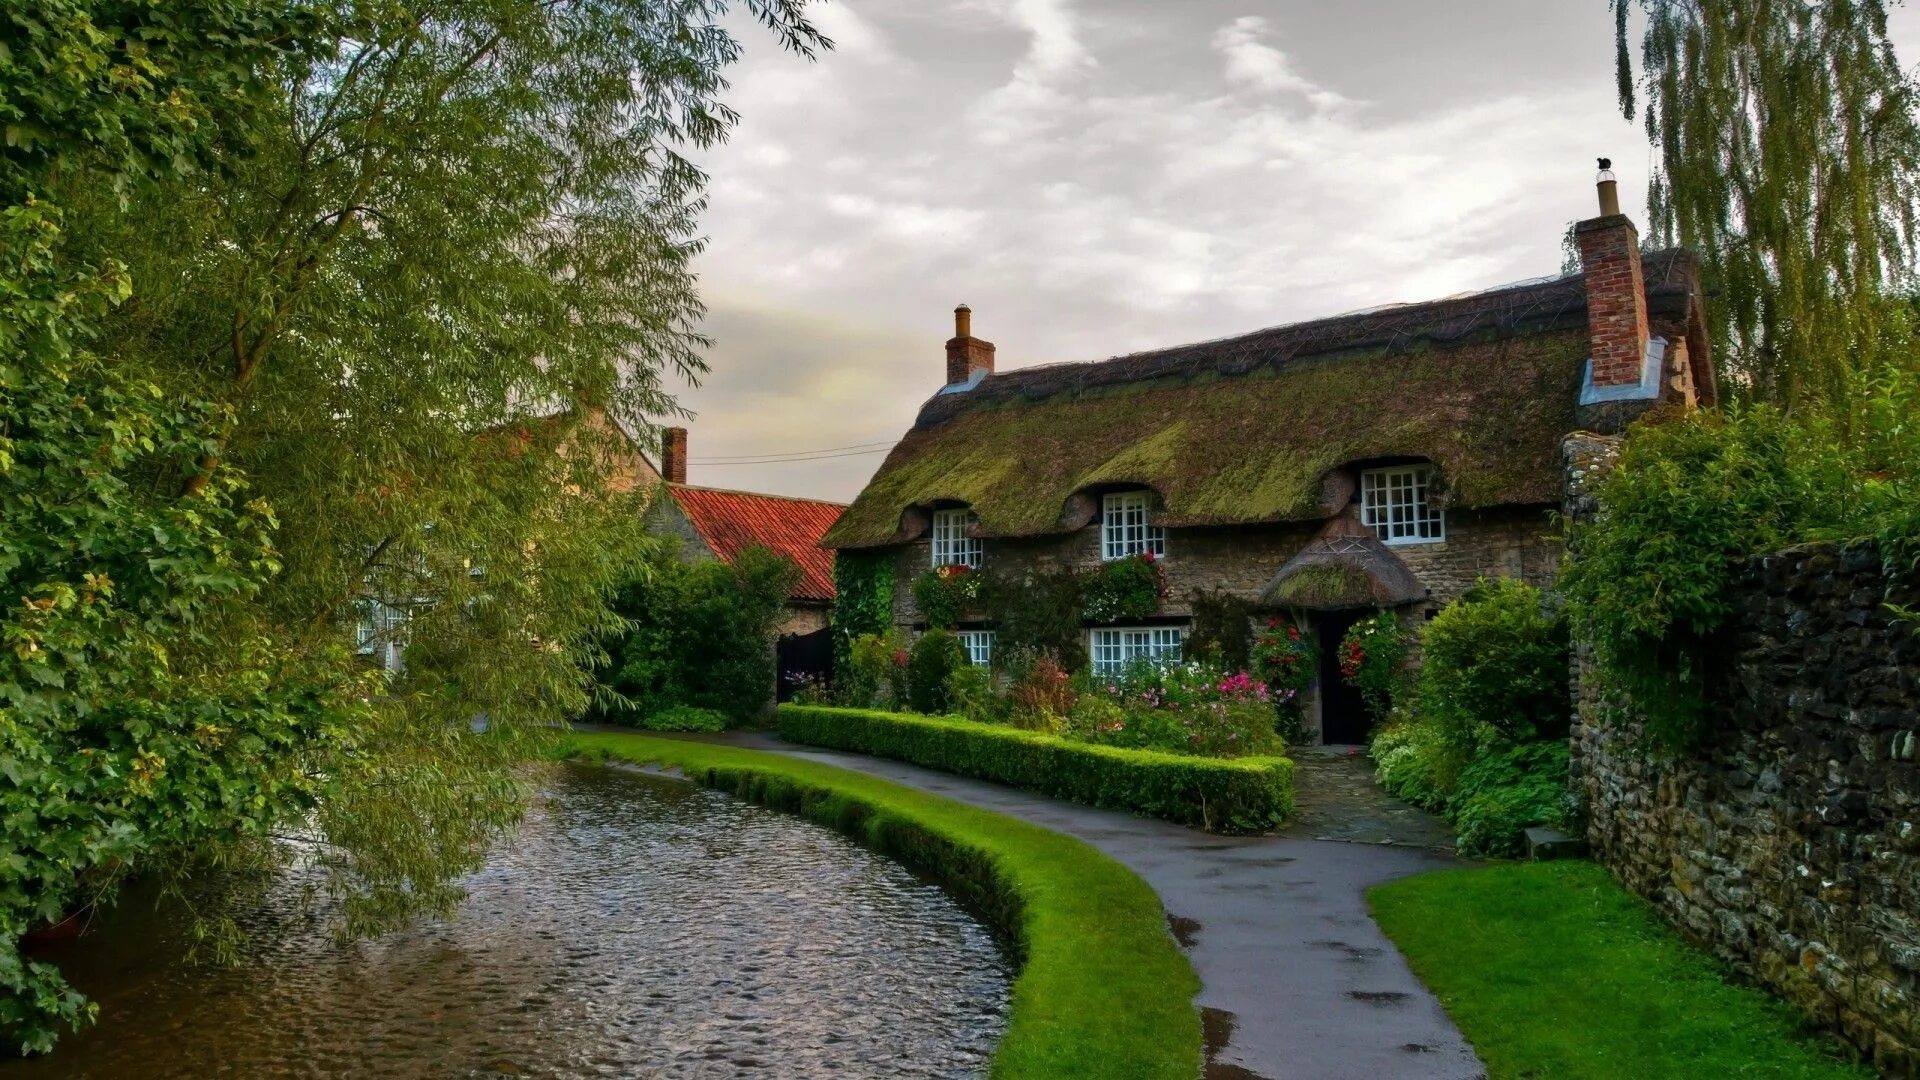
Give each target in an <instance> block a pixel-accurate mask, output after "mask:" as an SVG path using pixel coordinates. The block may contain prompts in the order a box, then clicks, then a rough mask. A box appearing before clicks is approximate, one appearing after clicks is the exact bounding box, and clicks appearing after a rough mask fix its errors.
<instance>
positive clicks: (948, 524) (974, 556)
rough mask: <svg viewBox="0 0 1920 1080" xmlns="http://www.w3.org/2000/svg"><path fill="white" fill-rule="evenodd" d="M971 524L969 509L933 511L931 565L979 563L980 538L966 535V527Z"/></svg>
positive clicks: (980, 553)
mask: <svg viewBox="0 0 1920 1080" xmlns="http://www.w3.org/2000/svg"><path fill="white" fill-rule="evenodd" d="M972 525H973V511H971V510H935V511H934V512H933V565H935V566H979V565H980V556H981V555H982V554H983V551H982V545H981V543H980V538H979V537H977V536H968V535H967V529H969V528H970V527H972Z"/></svg>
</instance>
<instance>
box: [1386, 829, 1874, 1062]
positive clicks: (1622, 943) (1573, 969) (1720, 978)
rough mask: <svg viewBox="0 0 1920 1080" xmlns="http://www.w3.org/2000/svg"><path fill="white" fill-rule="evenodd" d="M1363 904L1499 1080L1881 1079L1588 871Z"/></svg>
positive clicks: (1395, 894)
mask: <svg viewBox="0 0 1920 1080" xmlns="http://www.w3.org/2000/svg"><path fill="white" fill-rule="evenodd" d="M1367 899H1368V900H1369V902H1370V903H1371V905H1372V907H1373V912H1374V916H1375V917H1376V918H1377V919H1378V920H1379V922H1380V925H1381V927H1382V928H1383V929H1385V930H1386V932H1387V935H1388V936H1389V937H1391V938H1392V939H1393V940H1394V943H1395V944H1397V945H1399V946H1400V951H1401V952H1403V953H1405V954H1406V957H1407V960H1408V962H1409V963H1410V964H1412V966H1413V970H1414V972H1415V973H1416V974H1418V975H1419V976H1420V978H1421V980H1422V981H1424V982H1425V983H1426V984H1427V986H1428V987H1430V988H1431V989H1432V990H1433V991H1434V993H1436V994H1437V995H1439V997H1440V1000H1441V1001H1442V1002H1443V1003H1444V1004H1445V1005H1446V1007H1447V1012H1448V1013H1449V1014H1450V1015H1451V1016H1452V1017H1453V1019H1454V1022H1455V1023H1457V1024H1459V1025H1460V1030H1461V1031H1462V1032H1464V1033H1465V1034H1466V1036H1467V1039H1468V1041H1470V1042H1472V1043H1473V1045H1474V1048H1475V1049H1476V1050H1478V1051H1479V1052H1480V1057H1481V1059H1482V1060H1483V1061H1485V1062H1486V1065H1487V1069H1488V1071H1489V1073H1490V1074H1491V1075H1492V1076H1493V1077H1494V1078H1495V1080H1502V1078H1507V1077H1552V1078H1554V1080H1581V1078H1586V1077H1592V1078H1594V1080H1603V1078H1604V1080H1616V1078H1619V1077H1635V1078H1655V1077H1687V1078H1693V1077H1713V1078H1716V1080H1717V1078H1723V1077H1767V1078H1800V1077H1805V1078H1813V1077H1820V1078H1849V1080H1864V1078H1868V1077H1871V1076H1872V1075H1873V1074H1872V1072H1871V1071H1869V1070H1867V1069H1866V1068H1864V1067H1862V1066H1856V1065H1852V1064H1849V1063H1848V1062H1846V1061H1845V1060H1844V1059H1842V1058H1840V1057H1839V1056H1838V1055H1837V1052H1836V1051H1835V1050H1834V1049H1833V1044H1831V1043H1830V1042H1828V1041H1826V1040H1825V1039H1823V1038H1821V1037H1819V1036H1817V1035H1809V1034H1807V1033H1805V1031H1804V1029H1803V1027H1802V1025H1801V1023H1800V1020H1799V1017H1798V1014H1796V1013H1795V1012H1794V1011H1793V1010H1792V1009H1791V1008H1789V1007H1788V1006H1787V1005H1786V1004H1784V1003H1783V1002H1780V1001H1778V1000H1776V999H1775V998H1773V997H1771V996H1770V995H1768V994H1766V993H1764V992H1762V991H1759V990H1756V989H1752V988H1749V987H1744V986H1736V985H1734V984H1732V983H1730V982H1728V981H1727V979H1726V977H1725V976H1724V973H1723V969H1722V968H1721V966H1720V965H1719V964H1718V963H1717V962H1716V961H1714V960H1713V958H1711V957H1709V956H1707V955H1706V954H1705V953H1702V952H1700V951H1699V950H1696V949H1694V948H1692V947H1691V946H1689V945H1687V944H1686V943H1684V942H1682V941H1681V940H1680V939H1679V938H1678V937H1676V936H1675V935H1674V934H1673V933H1672V932H1671V931H1669V930H1667V929H1666V928H1665V927H1664V926H1662V925H1660V924H1659V923H1658V922H1657V921H1656V920H1655V918H1654V917H1653V915H1652V913H1651V912H1649V911H1648V909H1647V908H1646V906H1645V905H1644V904H1642V903H1641V902H1640V901H1639V900H1637V899H1636V898H1634V897H1633V896H1631V895H1629V894H1628V893H1627V892H1626V891H1625V890H1624V889H1622V888H1621V887H1620V886H1619V885H1618V884H1616V883H1615V882H1614V881H1613V879H1612V878H1611V877H1609V876H1608V875H1607V873H1606V871H1605V870H1603V869H1601V868H1600V867H1598V866H1596V865H1594V864H1592V863H1588V862H1554V863H1524V864H1507V865H1500V866H1494V867H1488V868H1484V869H1468V870H1443V871H1439V872H1437V873H1431V874H1422V875H1419V876H1417V877H1411V878H1405V879H1402V880H1400V881H1396V882H1393V883H1391V884H1388V885H1382V886H1379V887H1377V888H1375V889H1373V890H1371V891H1370V892H1369V893H1368V894H1367Z"/></svg>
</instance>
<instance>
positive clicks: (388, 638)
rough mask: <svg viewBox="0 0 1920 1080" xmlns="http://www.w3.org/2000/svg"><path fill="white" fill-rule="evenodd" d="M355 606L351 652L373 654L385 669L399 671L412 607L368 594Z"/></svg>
mask: <svg viewBox="0 0 1920 1080" xmlns="http://www.w3.org/2000/svg"><path fill="white" fill-rule="evenodd" d="M358 606H359V609H360V610H359V618H358V619H357V620H356V624H355V626H354V641H353V644H354V652H356V653H358V654H359V655H361V656H371V657H373V658H374V663H375V664H376V665H377V666H379V667H380V668H382V669H384V670H386V671H399V670H400V666H401V656H402V655H403V654H404V653H405V652H406V649H407V632H408V629H409V624H410V623H412V622H413V611H412V610H411V609H410V608H406V607H398V606H395V605H393V604H387V603H383V602H381V601H379V600H374V599H371V598H362V599H361V600H360V603H359V605H358Z"/></svg>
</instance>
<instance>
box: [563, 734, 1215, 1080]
mask: <svg viewBox="0 0 1920 1080" xmlns="http://www.w3.org/2000/svg"><path fill="white" fill-rule="evenodd" d="M561 753H562V755H563V756H566V755H571V756H577V757H584V758H588V759H605V758H609V757H611V758H621V759H625V760H627V761H633V762H640V763H648V762H652V763H657V764H660V765H663V766H666V767H669V768H673V769H678V770H680V771H681V772H682V773H684V774H685V775H686V776H687V777H688V778H689V779H691V780H695V781H697V782H699V783H703V784H706V785H708V786H710V787H714V788H718V789H720V790H722V791H726V792H729V793H731V794H733V795H736V796H738V797H740V798H743V799H747V800H749V801H751V802H756V803H760V804H762V805H766V806H772V807H774V808H776V809H782V810H787V811H790V812H793V813H796V814H799V815H801V816H803V817H806V818H809V819H811V820H813V821H816V822H819V823H820V824H823V825H827V826H830V827H832V828H835V829H838V830H839V831H841V832H843V833H846V834H847V835H849V836H852V837H854V838H855V839H857V840H859V841H861V842H862V843H864V844H866V845H867V846H869V847H872V848H873V849H875V850H877V851H879V852H881V853H882V854H885V855H889V856H892V857H894V858H896V859H898V860H900V861H901V862H903V863H905V864H907V865H908V866H911V867H913V868H915V869H917V870H920V871H922V872H924V873H927V874H930V875H932V876H933V877H934V878H936V879H937V880H939V881H940V882H941V883H942V884H943V885H945V886H946V887H947V888H949V889H950V890H952V891H953V892H954V893H955V894H956V895H957V896H958V897H959V898H960V900H961V901H962V902H963V903H965V904H966V905H967V906H968V907H970V908H972V909H973V910H974V911H975V912H976V913H978V914H980V915H981V916H983V917H984V918H985V919H986V921H987V922H988V923H989V924H990V925H992V926H993V928H994V929H995V930H996V931H998V932H999V933H1000V934H1001V936H1002V938H1003V940H1006V941H1007V942H1009V943H1010V944H1011V946H1012V949H1013V952H1014V955H1015V958H1016V959H1017V960H1018V961H1019V965H1020V974H1019V976H1018V978H1016V979H1015V980H1014V983H1013V1000H1012V1002H1011V1003H1010V1005H1009V1008H1008V1012H1007V1032H1006V1035H1005V1036H1004V1037H1002V1038H1001V1040H1000V1046H999V1048H998V1049H997V1050H995V1052H994V1055H993V1072H992V1075H993V1080H1053V1078H1055V1077H1066V1076H1087V1077H1101V1078H1102V1080H1192V1078H1193V1077H1195V1076H1198V1075H1199V1072H1200V1061H1201V1029H1200V1014H1199V1012H1198V1010H1196V1009H1195V1008H1194V1005H1193V996H1194V994H1196V993H1198V992H1199V990H1200V980H1199V979H1198V978H1197V977H1195V975H1194V973H1193V967H1192V965H1191V964H1189V963H1188V962H1187V958H1186V956H1185V955H1184V954H1183V953H1182V952H1181V951H1180V947H1179V945H1177V944H1176V943H1175V942H1174V940H1173V935H1172V934H1171V933H1170V932H1168V930H1167V914H1166V910H1165V909H1164V908H1163V907H1162V906H1161V903H1160V898H1159V897H1158V896H1157V895H1155V894H1154V891H1153V890H1152V889H1151V888H1149V887H1148V886H1147V883H1146V882H1144V881H1141V880H1140V878H1139V876H1138V875H1136V874H1134V873H1133V872H1132V871H1130V870H1128V869H1127V868H1126V867H1124V866H1122V865H1120V864H1119V863H1117V862H1115V861H1114V860H1112V859H1110V858H1108V857H1107V856H1105V855H1102V854H1101V853H1100V852H1099V851H1097V850H1095V849H1094V847H1093V846H1092V845H1091V844H1088V843H1086V842H1085V841H1082V840H1076V839H1074V838H1073V837H1070V836H1062V835H1061V834H1059V833H1057V832H1054V831H1052V830H1051V829H1044V828H1041V827H1040V826H1038V825H1034V824H1031V823H1029V822H1025V821H1020V820H1019V819H1017V818H1010V817H1007V816H1006V815H1004V814H996V813H994V812H992V811H989V810H982V809H979V808H978V807H973V806H968V805H966V804H964V803H958V802H955V801H953V800H952V799H945V798H941V797H940V796H938V795H934V794H931V793H929V792H925V791H917V790H915V789H913V788H909V787H906V786H904V785H901V784H896V783H892V782H891V781H887V780H882V779H880V778H879V777H874V776H867V775H864V774H862V773H856V772H851V771H849V770H846V769H836V768H834V767H833V766H831V765H822V764H820V763H819V762H814V761H806V760H804V759H801V758H797V757H793V756H790V755H785V754H769V753H764V752H760V751H753V750H742V749H739V748H738V747H731V746H716V745H714V744H712V743H704V742H687V741H681V740H677V739H670V738H660V737H656V736H648V735H628V734H624V733H614V732H577V733H575V734H573V735H572V736H570V737H569V738H568V740H567V741H566V743H565V745H564V746H563V747H562V750H561Z"/></svg>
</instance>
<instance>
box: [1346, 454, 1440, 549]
mask: <svg viewBox="0 0 1920 1080" xmlns="http://www.w3.org/2000/svg"><path fill="white" fill-rule="evenodd" d="M1432 480H1433V466H1431V465H1403V466H1399V467H1396V468H1391V469H1368V470H1367V471H1365V472H1363V473H1361V474H1360V523H1361V524H1363V525H1365V526H1366V527H1368V528H1370V529H1372V530H1373V534H1374V535H1375V536H1378V537H1379V538H1380V539H1381V540H1382V541H1384V542H1386V543H1389V544H1429V543H1433V542H1434V541H1436V540H1445V539H1446V538H1447V512H1446V511H1445V510H1440V509H1436V508H1435V507H1433V506H1432V505H1430V504H1429V503H1428V502H1427V488H1428V486H1429V485H1430V484H1431V483H1432Z"/></svg>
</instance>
